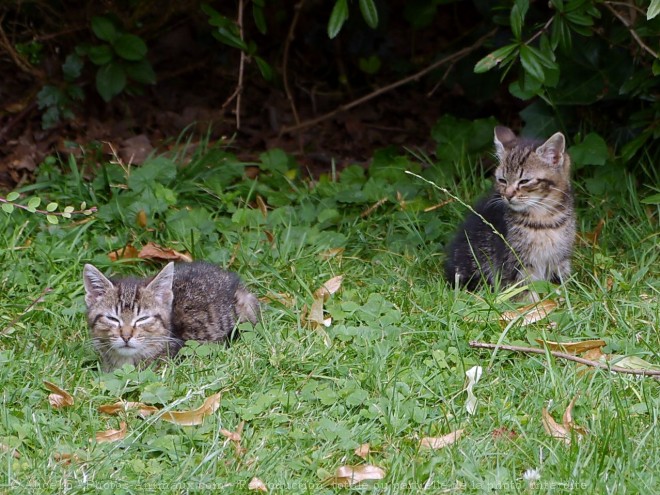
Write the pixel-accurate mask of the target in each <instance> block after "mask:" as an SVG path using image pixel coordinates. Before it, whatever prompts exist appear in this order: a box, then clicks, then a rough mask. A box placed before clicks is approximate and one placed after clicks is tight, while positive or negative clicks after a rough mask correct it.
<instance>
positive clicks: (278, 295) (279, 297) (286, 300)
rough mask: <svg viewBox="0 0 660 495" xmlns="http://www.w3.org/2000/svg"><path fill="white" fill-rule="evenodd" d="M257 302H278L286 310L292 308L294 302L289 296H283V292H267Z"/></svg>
mask: <svg viewBox="0 0 660 495" xmlns="http://www.w3.org/2000/svg"><path fill="white" fill-rule="evenodd" d="M259 300H260V301H261V302H263V303H270V302H278V303H280V304H281V305H282V306H286V307H287V308H292V307H293V306H294V304H295V302H296V301H295V299H294V298H293V296H292V295H291V294H285V293H284V292H269V293H268V294H266V295H265V296H263V297H260V298H259Z"/></svg>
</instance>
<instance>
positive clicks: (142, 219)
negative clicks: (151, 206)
mask: <svg viewBox="0 0 660 495" xmlns="http://www.w3.org/2000/svg"><path fill="white" fill-rule="evenodd" d="M135 223H137V224H138V227H142V228H143V229H144V228H145V227H146V226H147V213H146V212H145V211H144V210H140V211H138V213H137V215H135Z"/></svg>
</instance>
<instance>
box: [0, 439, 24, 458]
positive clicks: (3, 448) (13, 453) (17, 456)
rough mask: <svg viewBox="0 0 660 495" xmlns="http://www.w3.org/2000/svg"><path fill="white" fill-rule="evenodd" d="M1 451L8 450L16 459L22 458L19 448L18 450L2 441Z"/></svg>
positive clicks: (0, 444)
mask: <svg viewBox="0 0 660 495" xmlns="http://www.w3.org/2000/svg"><path fill="white" fill-rule="evenodd" d="M0 452H5V453H6V452H11V456H12V457H13V458H14V459H20V458H21V454H20V452H19V451H18V450H16V449H15V448H13V447H10V446H9V445H5V444H4V443H0Z"/></svg>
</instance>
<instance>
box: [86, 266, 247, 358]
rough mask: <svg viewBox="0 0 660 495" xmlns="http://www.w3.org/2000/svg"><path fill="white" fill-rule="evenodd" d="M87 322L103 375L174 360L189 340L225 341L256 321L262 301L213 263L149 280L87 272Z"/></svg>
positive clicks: (171, 268)
mask: <svg viewBox="0 0 660 495" xmlns="http://www.w3.org/2000/svg"><path fill="white" fill-rule="evenodd" d="M83 280H84V284H85V291H86V294H85V303H86V304H87V321H88V323H89V327H90V330H91V334H92V341H93V344H94V347H95V348H96V350H97V351H98V352H99V354H100V356H101V363H102V367H103V370H104V371H111V370H113V369H115V368H120V367H121V366H123V365H124V364H133V365H141V364H148V363H149V362H151V361H153V360H154V359H156V358H160V357H166V356H173V355H175V354H176V353H177V352H178V350H179V349H180V348H181V346H182V345H183V343H184V342H185V341H186V340H199V341H212V342H219V341H224V340H226V339H227V338H228V336H229V335H230V334H231V333H232V330H233V329H234V327H235V326H236V323H241V322H245V321H249V322H251V323H252V324H255V323H256V322H257V318H258V312H259V302H258V301H257V298H256V297H255V296H254V295H253V294H251V293H250V292H248V291H247V289H246V288H245V287H243V285H242V284H241V282H240V280H239V278H238V275H236V274H235V273H232V272H227V271H225V270H221V269H220V268H218V267H217V266H215V265H212V264H211V263H206V262H202V261H197V262H194V263H178V264H176V265H175V264H174V263H169V264H168V265H167V266H166V267H165V268H163V270H162V271H161V272H160V273H159V274H158V275H156V276H155V277H152V278H148V279H136V278H124V279H118V280H114V279H108V278H106V277H105V276H104V275H103V274H102V273H101V272H100V271H99V270H98V269H97V268H95V267H94V266H92V265H85V269H84V271H83Z"/></svg>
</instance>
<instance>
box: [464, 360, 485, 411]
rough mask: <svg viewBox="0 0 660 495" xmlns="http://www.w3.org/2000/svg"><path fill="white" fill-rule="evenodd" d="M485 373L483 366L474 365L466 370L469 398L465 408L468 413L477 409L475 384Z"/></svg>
mask: <svg viewBox="0 0 660 495" xmlns="http://www.w3.org/2000/svg"><path fill="white" fill-rule="evenodd" d="M482 374H483V368H482V367H481V366H473V367H472V368H470V369H469V370H467V371H466V372H465V376H467V379H468V384H467V395H468V397H467V400H466V401H465V409H466V410H467V412H468V414H470V415H473V414H474V413H475V412H476V410H477V397H476V396H475V395H474V392H473V391H472V389H473V388H474V385H475V384H476V383H477V382H478V381H479V379H480V378H481V375H482Z"/></svg>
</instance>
